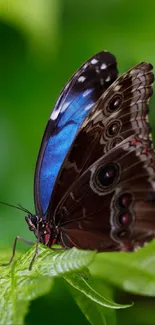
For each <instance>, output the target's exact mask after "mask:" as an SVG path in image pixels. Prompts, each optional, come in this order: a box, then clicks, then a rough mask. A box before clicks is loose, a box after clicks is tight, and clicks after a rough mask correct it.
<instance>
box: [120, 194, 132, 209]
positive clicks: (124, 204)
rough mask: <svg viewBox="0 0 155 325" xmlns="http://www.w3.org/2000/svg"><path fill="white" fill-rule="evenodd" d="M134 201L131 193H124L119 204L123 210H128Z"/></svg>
mask: <svg viewBox="0 0 155 325" xmlns="http://www.w3.org/2000/svg"><path fill="white" fill-rule="evenodd" d="M132 200H133V198H132V195H131V193H124V194H123V195H121V196H120V197H119V199H118V204H119V206H120V207H121V208H128V207H129V206H130V205H131V203H132Z"/></svg>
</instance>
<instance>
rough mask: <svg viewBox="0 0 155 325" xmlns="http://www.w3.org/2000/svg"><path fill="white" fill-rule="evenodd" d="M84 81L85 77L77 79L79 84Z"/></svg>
mask: <svg viewBox="0 0 155 325" xmlns="http://www.w3.org/2000/svg"><path fill="white" fill-rule="evenodd" d="M85 80H86V77H84V76H80V77H79V78H78V81H79V82H84V81H85Z"/></svg>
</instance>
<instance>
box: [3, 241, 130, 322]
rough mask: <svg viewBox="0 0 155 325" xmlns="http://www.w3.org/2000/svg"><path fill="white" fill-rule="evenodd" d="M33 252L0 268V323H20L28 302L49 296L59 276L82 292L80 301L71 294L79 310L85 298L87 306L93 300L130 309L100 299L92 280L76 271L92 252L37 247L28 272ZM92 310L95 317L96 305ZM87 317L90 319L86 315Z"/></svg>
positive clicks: (87, 274)
mask: <svg viewBox="0 0 155 325" xmlns="http://www.w3.org/2000/svg"><path fill="white" fill-rule="evenodd" d="M34 253H35V247H33V248H31V249H30V250H29V251H28V252H27V253H26V254H24V255H22V256H21V257H20V258H19V259H18V261H17V262H14V264H13V266H12V265H10V266H8V267H3V268H2V269H1V271H2V272H1V300H0V324H23V323H24V316H25V314H26V313H27V311H28V306H29V302H30V301H31V300H34V299H36V298H38V297H39V296H42V295H45V294H47V293H49V292H50V290H52V285H53V281H54V277H58V276H63V277H64V279H65V280H66V281H67V283H69V284H70V285H71V286H73V287H74V288H75V289H76V290H78V291H79V292H80V293H81V299H80V295H78V298H77V293H76V292H75V293H74V291H73V297H74V296H75V298H76V299H78V304H79V306H80V308H81V309H82V310H85V307H86V302H85V300H84V296H86V301H87V305H88V304H89V305H92V302H91V301H93V302H95V303H96V304H99V305H101V306H106V307H109V308H117V309H118V308H119V309H120V308H126V307H129V306H130V305H120V304H116V303H114V302H113V301H110V300H108V299H106V298H104V297H102V296H101V295H100V294H99V293H97V292H96V291H95V290H94V289H93V288H92V287H91V286H90V284H89V283H88V279H89V278H90V277H91V275H90V273H89V272H88V271H87V272H86V271H85V270H83V269H82V271H81V272H82V273H81V274H80V273H78V272H76V271H78V270H79V269H81V268H83V267H85V266H87V265H88V264H89V263H90V262H91V261H92V259H93V258H94V256H95V252H92V251H82V250H77V249H76V248H73V249H70V250H67V251H59V252H58V251H54V250H51V249H49V248H47V247H44V246H42V245H39V254H38V255H37V257H36V259H35V262H34V264H33V267H32V269H31V270H30V269H29V266H30V261H31V260H32V257H33V256H34ZM73 271H74V273H73ZM71 272H72V273H71ZM84 277H88V279H87V280H85V279H84ZM89 300H90V301H89ZM8 306H9V312H8ZM93 309H94V310H95V313H96V317H98V312H97V309H96V306H94V307H93ZM90 312H92V310H90ZM93 314H94V313H93ZM87 315H88V318H89V312H87ZM99 317H100V314H99ZM90 318H91V316H90ZM92 324H95V323H94V322H93V323H92Z"/></svg>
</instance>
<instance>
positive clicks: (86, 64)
mask: <svg viewBox="0 0 155 325" xmlns="http://www.w3.org/2000/svg"><path fill="white" fill-rule="evenodd" d="M87 67H88V62H86V63H85V64H84V66H83V69H84V70H85V69H86V68H87Z"/></svg>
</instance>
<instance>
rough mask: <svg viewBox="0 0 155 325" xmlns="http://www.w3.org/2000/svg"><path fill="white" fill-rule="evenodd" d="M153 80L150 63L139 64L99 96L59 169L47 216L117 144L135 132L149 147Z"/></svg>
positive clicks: (50, 214)
mask: <svg viewBox="0 0 155 325" xmlns="http://www.w3.org/2000/svg"><path fill="white" fill-rule="evenodd" d="M153 79H154V76H153V73H152V65H151V64H149V63H146V62H143V63H140V64H138V65H136V66H135V67H134V68H132V69H131V70H129V71H128V72H127V73H125V74H124V75H122V76H121V77H119V78H118V79H117V80H116V81H115V82H114V83H113V84H112V85H111V86H110V87H109V88H108V89H107V90H106V91H105V93H104V94H103V95H102V96H101V97H100V99H99V100H98V102H97V104H96V105H95V106H94V107H93V109H92V110H91V112H90V113H89V115H88V116H87V118H86V119H85V121H84V123H83V125H82V127H81V128H80V130H79V132H78V134H77V136H76V138H75V140H74V143H73V145H72V147H71V149H70V151H69V154H68V155H67V157H66V159H65V161H64V163H63V165H62V168H61V170H60V172H59V175H58V178H57V182H56V185H55V188H54V191H53V195H52V198H51V203H50V207H49V216H48V218H49V219H51V216H52V215H53V214H54V211H55V209H56V207H57V205H58V203H59V201H60V200H61V198H62V197H63V195H64V193H66V191H67V190H68V188H69V186H71V185H72V184H73V182H75V180H77V179H78V178H79V177H80V175H81V174H82V173H83V172H84V171H85V170H87V168H89V166H91V164H93V163H94V162H95V161H96V160H97V159H99V158H100V157H101V156H103V155H104V154H106V153H107V152H108V151H109V150H111V149H112V148H113V147H115V146H116V145H117V144H118V143H120V142H122V141H123V140H124V139H126V138H127V137H129V136H130V135H134V134H136V135H139V138H140V139H141V138H143V139H144V140H145V139H146V141H147V142H148V146H149V147H151V145H152V142H151V140H150V139H149V133H150V125H149V124H148V111H149V107H148V101H149V98H150V97H151V95H152V82H153Z"/></svg>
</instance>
